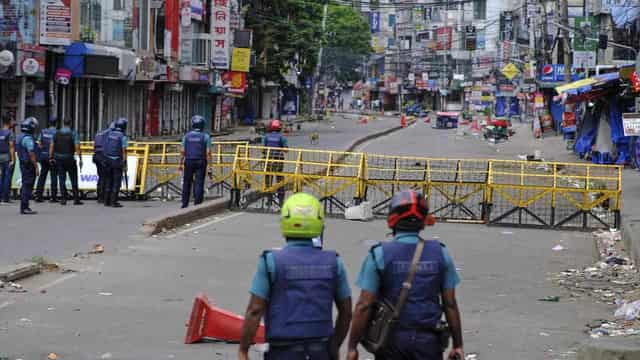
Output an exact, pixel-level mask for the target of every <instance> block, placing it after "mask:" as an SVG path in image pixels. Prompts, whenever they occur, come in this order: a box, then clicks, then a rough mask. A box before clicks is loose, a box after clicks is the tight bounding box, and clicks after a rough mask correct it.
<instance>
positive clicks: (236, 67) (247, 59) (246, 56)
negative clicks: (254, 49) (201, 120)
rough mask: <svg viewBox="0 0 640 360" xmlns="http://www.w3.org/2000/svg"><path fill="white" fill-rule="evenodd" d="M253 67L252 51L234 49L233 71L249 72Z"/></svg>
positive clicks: (232, 57) (232, 58)
mask: <svg viewBox="0 0 640 360" xmlns="http://www.w3.org/2000/svg"><path fill="white" fill-rule="evenodd" d="M250 65H251V49H247V48H235V47H234V48H233V53H232V56H231V71H240V72H249V66H250Z"/></svg>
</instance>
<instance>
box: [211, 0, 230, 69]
mask: <svg viewBox="0 0 640 360" xmlns="http://www.w3.org/2000/svg"><path fill="white" fill-rule="evenodd" d="M230 16H231V7H230V6H229V0H213V1H212V2H211V52H212V53H211V62H212V65H213V67H214V68H216V69H224V70H227V69H229V60H230V59H229V42H230V37H229V33H230V31H231V30H230V29H231V27H230V24H229V20H230Z"/></svg>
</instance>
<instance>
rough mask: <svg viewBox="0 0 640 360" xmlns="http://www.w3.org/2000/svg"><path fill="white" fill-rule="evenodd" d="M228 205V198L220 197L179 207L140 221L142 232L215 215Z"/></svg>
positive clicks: (158, 230) (171, 227)
mask: <svg viewBox="0 0 640 360" xmlns="http://www.w3.org/2000/svg"><path fill="white" fill-rule="evenodd" d="M228 207H229V200H228V199H224V198H220V199H215V200H209V201H205V202H203V203H202V204H200V205H196V206H193V207H190V208H185V209H179V210H176V211H174V212H171V213H169V214H167V215H163V216H160V217H157V218H151V219H147V220H145V221H144V222H143V223H142V232H143V233H144V234H145V235H146V236H151V235H156V234H159V233H161V232H163V231H167V230H171V229H175V228H177V227H179V226H182V225H184V224H188V223H191V222H194V221H196V220H200V219H203V218H206V217H209V216H211V215H215V214H217V213H220V212H222V211H224V210H226V209H227V208H228Z"/></svg>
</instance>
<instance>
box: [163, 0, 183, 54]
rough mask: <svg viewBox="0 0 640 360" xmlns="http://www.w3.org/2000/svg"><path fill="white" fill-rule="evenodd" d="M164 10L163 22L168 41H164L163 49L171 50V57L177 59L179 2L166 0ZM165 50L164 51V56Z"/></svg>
mask: <svg viewBox="0 0 640 360" xmlns="http://www.w3.org/2000/svg"><path fill="white" fill-rule="evenodd" d="M164 6H165V9H164V13H165V15H164V18H165V19H166V20H165V23H164V24H165V25H164V28H165V31H166V32H165V35H166V37H168V39H166V40H169V41H166V40H165V45H164V46H165V47H167V46H168V47H169V49H170V50H171V57H172V58H174V59H177V58H178V49H179V47H180V42H179V34H180V2H179V1H178V0H166V2H165V5H164ZM166 53H167V49H165V54H166Z"/></svg>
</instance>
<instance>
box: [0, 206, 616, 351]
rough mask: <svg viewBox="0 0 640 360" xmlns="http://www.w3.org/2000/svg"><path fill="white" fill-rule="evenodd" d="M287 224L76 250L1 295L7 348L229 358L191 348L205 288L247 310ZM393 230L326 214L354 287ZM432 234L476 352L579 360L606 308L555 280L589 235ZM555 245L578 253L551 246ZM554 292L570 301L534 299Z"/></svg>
mask: <svg viewBox="0 0 640 360" xmlns="http://www.w3.org/2000/svg"><path fill="white" fill-rule="evenodd" d="M278 231H279V228H278V217H277V216H275V215H264V214H254V213H227V214H221V215H219V216H218V217H215V218H212V219H208V220H207V221H206V222H204V223H202V224H192V225H191V226H190V227H188V228H185V229H181V230H178V232H176V233H172V234H168V235H163V236H159V237H154V238H146V239H145V238H139V239H133V240H131V241H130V242H129V245H128V246H126V247H121V248H118V249H116V250H109V249H107V251H106V252H105V253H104V254H102V255H94V256H90V257H86V258H75V259H73V260H71V262H70V263H67V264H63V266H64V267H65V268H71V269H75V270H77V271H78V272H75V273H67V274H59V273H49V274H45V275H43V276H40V277H36V278H33V279H31V280H28V281H26V282H24V283H23V285H24V286H25V288H26V289H28V291H29V292H28V293H25V294H11V293H6V292H5V293H0V349H1V350H0V355H2V356H9V358H10V359H15V358H23V359H41V358H43V356H46V354H48V353H50V352H54V353H56V354H58V355H59V358H60V359H100V358H101V356H104V354H111V356H112V357H111V358H113V359H174V358H175V359H194V360H197V359H231V358H233V357H234V355H235V351H236V350H237V348H236V346H234V345H227V344H215V343H214V344H212V343H207V344H197V345H183V344H182V341H183V339H184V335H185V330H186V329H185V322H186V321H187V319H188V316H189V312H190V309H191V303H192V300H193V297H194V296H195V295H196V293H198V292H201V291H202V292H205V293H206V294H207V295H208V296H209V297H210V299H211V301H212V302H214V303H215V304H216V305H217V306H220V307H222V308H224V309H227V310H230V311H233V312H236V313H242V312H243V311H244V307H245V306H246V303H247V301H248V293H247V290H248V288H249V286H250V281H251V278H252V276H253V273H254V271H255V267H256V263H257V261H258V259H259V256H260V254H261V251H262V250H263V249H268V248H273V247H279V246H282V244H283V240H282V239H281V238H280V236H279V234H278ZM386 233H387V229H386V228H385V223H384V222H383V221H373V222H370V223H364V222H347V221H344V220H340V219H329V220H328V224H327V232H326V242H325V246H327V247H330V248H334V249H336V250H337V251H338V252H339V253H340V255H341V256H342V257H343V259H344V261H345V263H346V265H347V269H348V274H349V279H350V282H351V283H352V284H353V283H354V282H355V279H356V276H357V273H358V271H359V268H360V264H361V262H362V259H363V258H364V257H365V255H366V254H367V251H368V249H369V248H370V246H371V245H372V244H374V243H375V242H377V241H381V240H384V239H385V234H386ZM425 235H426V236H429V237H438V238H439V239H441V241H443V242H444V243H445V244H446V245H447V246H448V247H449V250H450V252H451V254H452V256H453V257H454V259H455V262H456V266H457V268H458V270H459V272H460V275H461V278H462V283H461V286H460V288H459V293H458V296H459V301H460V306H461V311H462V314H463V326H464V335H465V342H466V350H467V352H475V353H477V354H478V356H479V359H492V360H510V359H566V358H571V357H570V356H571V355H570V351H572V349H573V348H574V346H575V345H576V344H577V342H579V341H580V340H581V339H583V338H584V336H585V335H584V334H583V333H582V330H583V327H584V325H585V324H586V323H587V322H588V321H590V320H591V319H593V318H594V317H595V318H597V317H604V316H606V315H608V314H609V309H607V308H606V307H604V306H602V305H595V304H591V303H588V302H583V300H574V299H571V298H570V297H569V296H568V294H567V293H564V292H563V291H562V290H560V289H558V288H556V287H554V286H553V285H552V284H551V282H550V281H548V280H547V277H548V276H549V274H550V273H553V272H558V271H561V270H564V269H566V268H571V267H576V266H583V265H587V264H589V263H590V262H591V261H592V250H591V248H592V245H591V239H590V237H589V235H588V234H585V233H579V232H574V233H563V232H549V231H543V230H524V229H505V228H495V227H484V226H478V225H456V224H438V225H436V227H434V228H430V229H429V231H428V232H427V233H426V234H425ZM557 244H562V245H563V246H565V247H566V248H568V249H569V250H567V251H564V252H553V251H552V250H551V248H552V247H553V246H554V245H557ZM41 290H45V292H44V293H43V292H42V291H41ZM353 292H354V295H357V294H358V290H357V289H356V288H355V287H354V288H353ZM551 295H559V296H561V299H562V300H561V301H560V302H559V303H548V302H540V301H537V299H539V298H543V297H545V296H551ZM253 354H254V357H255V358H259V356H258V353H255V352H254V353H253Z"/></svg>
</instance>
